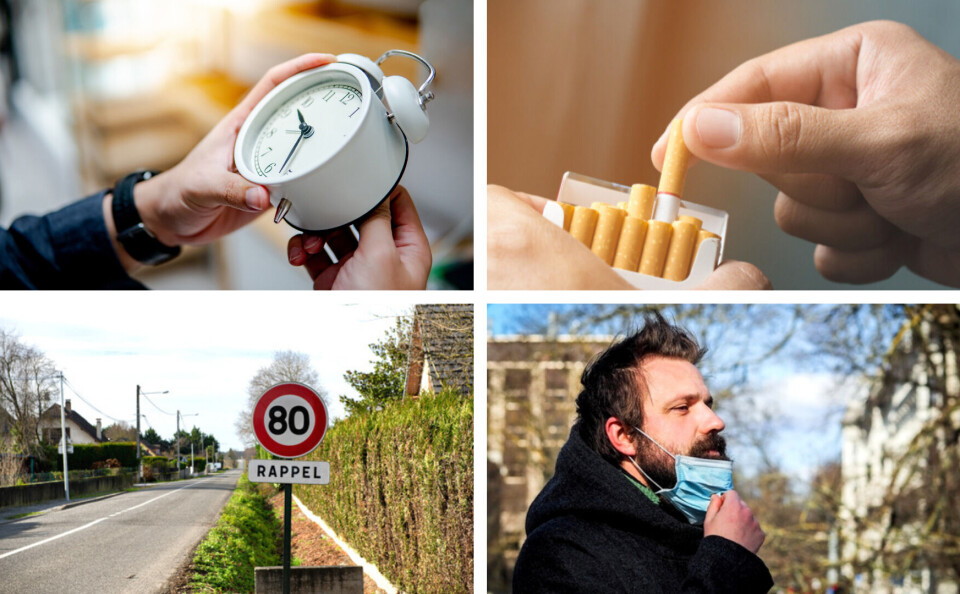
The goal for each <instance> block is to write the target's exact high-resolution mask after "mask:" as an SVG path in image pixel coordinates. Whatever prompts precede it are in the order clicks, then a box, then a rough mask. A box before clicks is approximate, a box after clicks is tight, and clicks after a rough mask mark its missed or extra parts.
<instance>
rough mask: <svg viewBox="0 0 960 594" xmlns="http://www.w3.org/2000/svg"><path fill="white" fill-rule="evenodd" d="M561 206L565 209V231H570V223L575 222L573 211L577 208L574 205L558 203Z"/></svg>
mask: <svg viewBox="0 0 960 594" xmlns="http://www.w3.org/2000/svg"><path fill="white" fill-rule="evenodd" d="M557 204H559V205H560V208H562V209H563V230H564V231H569V230H570V221H571V220H573V211H574V209H575V208H576V206H574V205H572V204H567V203H566V202H557Z"/></svg>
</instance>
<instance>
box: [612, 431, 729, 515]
mask: <svg viewBox="0 0 960 594" xmlns="http://www.w3.org/2000/svg"><path fill="white" fill-rule="evenodd" d="M634 429H636V430H637V431H639V432H640V434H641V435H643V436H644V437H646V438H647V439H649V440H650V441H652V442H653V443H654V444H656V446H657V447H658V448H660V449H661V450H663V451H664V452H666V453H667V455H668V456H670V457H671V458H673V459H674V469H675V470H676V473H677V484H676V485H675V486H674V487H673V488H672V489H664V488H663V487H661V486H660V485H658V484H657V482H656V481H654V480H653V479H652V478H650V477H649V476H648V475H647V473H646V472H644V471H643V469H642V468H640V465H639V464H637V461H636V460H634V459H633V458H629V457H628V458H629V460H630V461H631V462H633V465H634V466H636V467H637V470H639V471H640V474H642V475H643V476H644V477H646V479H647V480H648V481H650V482H651V483H653V485H654V486H655V487H656V488H657V489H659V491H657V495H659V496H660V497H663V498H664V499H666V500H667V501H669V502H670V505H672V506H673V507H675V508H677V509H678V510H680V513H682V514H683V515H684V516H686V518H687V520H689V521H690V523H691V524H703V521H704V519H705V518H706V517H707V507H709V506H710V496H711V495H714V494H717V495H721V494H723V493H726V492H727V491H732V490H733V462H731V461H729V460H709V459H706V458H691V457H690V456H674V455H673V454H671V453H670V452H668V451H667V448H665V447H663V446H662V445H660V444H659V443H657V441H656V440H655V439H653V438H652V437H650V436H649V435H647V434H646V433H644V432H643V430H641V429H640V428H639V427H634Z"/></svg>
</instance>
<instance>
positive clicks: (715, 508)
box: [703, 493, 723, 524]
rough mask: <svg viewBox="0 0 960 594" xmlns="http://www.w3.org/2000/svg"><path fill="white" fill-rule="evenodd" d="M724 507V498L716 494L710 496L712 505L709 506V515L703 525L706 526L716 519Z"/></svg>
mask: <svg viewBox="0 0 960 594" xmlns="http://www.w3.org/2000/svg"><path fill="white" fill-rule="evenodd" d="M721 507H723V497H721V496H719V495H717V494H716V493H714V494H713V495H711V496H710V505H708V506H707V515H706V517H705V518H704V520H703V523H704V524H706V523H707V522H709V521H710V520H712V519H713V518H714V516H716V515H717V513H719V511H720V508H721Z"/></svg>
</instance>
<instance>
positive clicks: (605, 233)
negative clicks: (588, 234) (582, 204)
mask: <svg viewBox="0 0 960 594" xmlns="http://www.w3.org/2000/svg"><path fill="white" fill-rule="evenodd" d="M590 207H591V208H592V209H593V210H596V211H597V213H599V215H598V217H597V225H596V230H595V231H594V233H593V241H592V243H591V244H590V251H592V252H593V253H594V254H596V255H597V256H598V257H599V258H600V259H601V260H603V261H604V262H606V263H607V266H610V265H612V264H613V257H614V255H615V254H616V252H617V242H618V241H619V240H620V228H621V227H622V226H623V219H624V217H625V216H626V214H627V213H625V212H624V211H622V210H620V209H619V208H616V207H614V206H610V205H609V204H604V203H602V202H594V203H593V204H592V205H591V206H590Z"/></svg>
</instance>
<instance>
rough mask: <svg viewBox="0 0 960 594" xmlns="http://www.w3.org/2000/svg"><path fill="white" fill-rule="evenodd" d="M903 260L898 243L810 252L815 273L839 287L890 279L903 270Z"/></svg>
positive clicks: (820, 247) (901, 246) (818, 247)
mask: <svg viewBox="0 0 960 594" xmlns="http://www.w3.org/2000/svg"><path fill="white" fill-rule="evenodd" d="M905 259H906V253H905V250H904V246H903V244H902V242H900V241H897V240H891V241H888V242H887V243H885V244H883V245H881V246H878V247H875V248H872V249H867V250H859V251H851V252H845V251H843V250H840V249H837V248H833V247H828V246H825V245H818V246H817V248H816V249H815V250H814V252H813V263H814V265H815V266H816V267H817V271H819V272H820V274H821V275H823V277H824V278H827V279H829V280H832V281H836V282H838V283H852V284H863V283H872V282H877V281H881V280H884V279H887V278H890V277H891V276H893V275H894V273H896V272H897V270H899V269H900V267H901V266H903V264H904V263H905Z"/></svg>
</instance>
